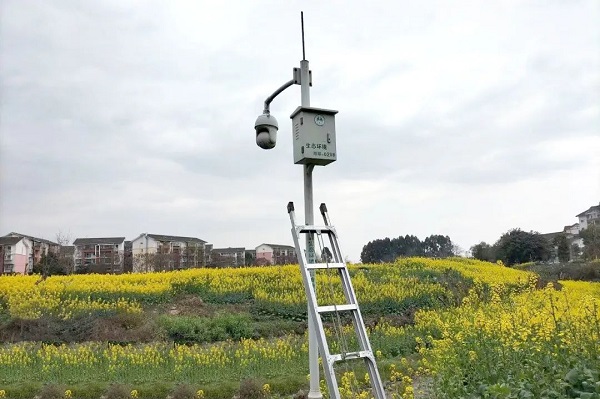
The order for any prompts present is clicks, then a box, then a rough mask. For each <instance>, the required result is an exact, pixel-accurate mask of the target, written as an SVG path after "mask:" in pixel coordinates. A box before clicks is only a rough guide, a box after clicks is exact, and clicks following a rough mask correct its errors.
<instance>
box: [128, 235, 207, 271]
mask: <svg viewBox="0 0 600 399" xmlns="http://www.w3.org/2000/svg"><path fill="white" fill-rule="evenodd" d="M211 249H212V245H210V244H207V242H206V241H204V240H201V239H199V238H196V237H181V236H170V235H164V234H148V233H143V234H140V235H139V236H138V237H137V238H136V239H134V240H132V241H131V256H132V259H133V271H134V272H144V271H158V270H177V269H187V268H191V267H203V266H206V263H207V261H208V258H209V256H210V251H211Z"/></svg>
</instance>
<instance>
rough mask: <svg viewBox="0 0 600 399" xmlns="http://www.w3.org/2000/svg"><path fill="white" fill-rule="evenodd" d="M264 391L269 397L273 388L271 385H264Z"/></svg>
mask: <svg viewBox="0 0 600 399" xmlns="http://www.w3.org/2000/svg"><path fill="white" fill-rule="evenodd" d="M262 390H263V392H264V393H265V394H267V395H269V394H270V393H271V386H270V385H269V384H265V385H263V387H262Z"/></svg>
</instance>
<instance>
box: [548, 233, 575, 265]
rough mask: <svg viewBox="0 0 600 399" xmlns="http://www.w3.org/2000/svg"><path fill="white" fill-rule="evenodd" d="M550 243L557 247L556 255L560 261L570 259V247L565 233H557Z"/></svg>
mask: <svg viewBox="0 0 600 399" xmlns="http://www.w3.org/2000/svg"><path fill="white" fill-rule="evenodd" d="M552 245H554V246H555V247H556V248H557V250H556V251H557V252H556V256H557V257H558V260H559V261H561V262H568V261H569V260H571V248H570V247H569V240H568V239H567V236H566V234H563V233H561V234H559V235H557V236H556V237H554V239H553V240H552Z"/></svg>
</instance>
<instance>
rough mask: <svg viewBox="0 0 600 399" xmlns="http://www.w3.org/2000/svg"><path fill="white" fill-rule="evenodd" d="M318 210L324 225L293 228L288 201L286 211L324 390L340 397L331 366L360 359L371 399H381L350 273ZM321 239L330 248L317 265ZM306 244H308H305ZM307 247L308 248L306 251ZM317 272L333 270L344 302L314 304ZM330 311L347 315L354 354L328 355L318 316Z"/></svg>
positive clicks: (332, 231)
mask: <svg viewBox="0 0 600 399" xmlns="http://www.w3.org/2000/svg"><path fill="white" fill-rule="evenodd" d="M319 210H320V211H321V215H322V216H323V221H324V223H325V225H324V226H308V225H296V220H295V219H296V216H295V213H294V203H293V202H290V203H288V205H287V211H288V214H289V216H290V221H291V223H292V236H293V238H294V245H295V247H296V254H297V256H298V261H299V262H300V272H301V274H302V281H303V283H304V290H305V292H306V298H307V300H308V311H309V313H310V314H309V317H311V318H312V320H313V325H314V326H315V328H316V335H317V340H318V343H319V354H320V356H321V359H322V363H323V370H324V375H325V380H326V381H327V387H328V389H329V395H330V397H331V398H332V399H339V398H340V391H339V386H338V383H337V377H336V375H335V369H334V364H335V363H336V362H341V361H351V360H356V359H363V360H364V363H365V365H366V367H367V370H368V373H369V381H370V384H371V390H372V395H373V397H374V398H375V399H385V398H386V396H385V391H384V389H383V384H382V382H381V377H380V376H379V371H378V370H377V363H376V362H375V356H374V355H373V350H372V349H371V344H370V343H369V337H368V336H367V330H366V328H365V324H364V321H363V318H362V315H361V313H360V309H359V307H358V301H357V300H356V295H355V293H354V288H353V287H352V283H351V281H350V273H349V272H348V268H347V267H346V263H345V262H344V258H343V256H342V253H341V250H340V247H339V243H338V237H337V232H336V230H335V227H333V226H332V225H331V223H330V220H329V215H328V213H327V207H326V206H325V204H321V206H320V207H319ZM301 235H305V237H306V240H302V239H301ZM322 236H325V237H326V238H327V239H328V242H329V244H330V245H331V249H327V250H324V251H323V256H322V259H320V263H315V253H314V239H315V237H317V239H322ZM303 241H304V242H303ZM321 242H323V241H321ZM307 243H311V244H308V245H307ZM307 246H308V247H309V248H307ZM307 258H308V260H307ZM309 261H310V262H309ZM318 269H333V270H337V271H338V274H339V277H340V279H341V283H342V290H343V293H344V297H345V298H346V303H344V304H332V305H326V306H319V305H318V303H317V296H316V290H315V287H314V285H313V276H314V273H315V271H316V270H318ZM332 312H333V313H335V314H336V315H337V316H339V315H340V314H344V313H345V314H348V313H350V315H351V316H352V322H353V325H354V331H355V333H356V338H357V341H358V346H359V350H358V351H351V352H343V353H339V354H331V353H330V352H329V344H328V343H327V337H326V336H325V330H324V328H323V320H322V315H323V314H327V313H332ZM338 320H339V318H338Z"/></svg>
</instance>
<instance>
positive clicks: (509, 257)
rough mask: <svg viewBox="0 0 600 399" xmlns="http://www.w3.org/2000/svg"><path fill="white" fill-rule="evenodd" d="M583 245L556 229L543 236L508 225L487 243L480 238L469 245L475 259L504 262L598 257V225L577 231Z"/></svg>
mask: <svg viewBox="0 0 600 399" xmlns="http://www.w3.org/2000/svg"><path fill="white" fill-rule="evenodd" d="M579 236H580V237H581V238H582V239H583V245H584V246H583V248H580V247H579V246H578V245H577V244H570V243H569V239H568V238H567V235H566V234H564V233H560V234H558V235H556V236H555V237H554V238H552V239H547V238H546V237H544V236H543V235H541V234H540V233H538V232H535V231H530V232H526V231H523V230H521V229H511V230H509V231H507V232H506V233H504V234H502V236H500V238H499V239H498V240H497V241H496V242H495V243H494V244H493V245H490V244H488V243H486V242H483V241H482V242H480V243H479V244H476V245H474V246H472V247H471V255H472V256H473V257H474V258H475V259H479V260H484V261H488V262H496V261H499V260H500V261H502V262H503V263H504V264H505V265H509V266H510V265H514V264H518V263H525V262H540V261H541V262H544V261H548V260H550V259H551V258H555V257H556V258H558V260H559V261H561V262H568V261H570V260H576V259H586V260H592V259H598V258H599V257H600V226H596V225H591V226H589V227H588V228H587V229H585V230H582V231H581V232H579Z"/></svg>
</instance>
